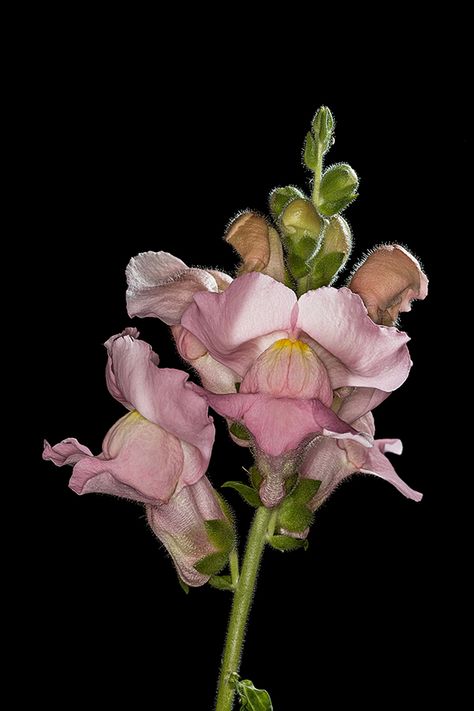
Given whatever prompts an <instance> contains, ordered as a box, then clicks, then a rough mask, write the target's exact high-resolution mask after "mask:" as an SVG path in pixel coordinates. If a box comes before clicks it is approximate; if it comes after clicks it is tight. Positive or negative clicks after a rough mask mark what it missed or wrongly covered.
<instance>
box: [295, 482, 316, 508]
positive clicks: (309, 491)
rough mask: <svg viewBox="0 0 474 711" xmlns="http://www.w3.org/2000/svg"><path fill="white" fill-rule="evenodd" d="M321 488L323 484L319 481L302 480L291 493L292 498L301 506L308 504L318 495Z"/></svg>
mask: <svg viewBox="0 0 474 711" xmlns="http://www.w3.org/2000/svg"><path fill="white" fill-rule="evenodd" d="M320 486H321V482H320V481H318V480H317V479H300V480H299V482H298V484H297V485H296V487H295V488H294V490H293V491H292V492H291V498H292V499H294V501H297V502H298V503H300V504H307V503H309V502H310V501H311V499H312V498H313V497H314V496H315V495H316V494H317V492H318V489H319V487H320Z"/></svg>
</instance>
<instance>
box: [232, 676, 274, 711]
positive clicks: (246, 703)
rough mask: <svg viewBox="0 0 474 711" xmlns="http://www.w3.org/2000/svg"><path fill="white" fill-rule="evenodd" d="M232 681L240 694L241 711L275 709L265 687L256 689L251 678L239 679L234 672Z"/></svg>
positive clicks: (271, 710)
mask: <svg viewBox="0 0 474 711" xmlns="http://www.w3.org/2000/svg"><path fill="white" fill-rule="evenodd" d="M233 677H234V678H233V679H231V683H232V684H233V685H234V687H235V690H236V691H237V694H238V695H239V701H240V711H273V704H272V700H271V698H270V694H269V693H268V691H265V689H256V688H255V686H254V685H253V683H252V682H251V681H250V679H242V681H239V678H238V675H237V674H234V675H233Z"/></svg>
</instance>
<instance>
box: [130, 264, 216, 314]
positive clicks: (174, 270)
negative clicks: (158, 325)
mask: <svg viewBox="0 0 474 711" xmlns="http://www.w3.org/2000/svg"><path fill="white" fill-rule="evenodd" d="M126 274H127V283H128V289H127V309H128V313H129V315H130V316H140V317H145V316H156V317H157V318H159V319H161V320H162V321H164V322H165V323H167V324H168V325H172V324H177V323H179V322H180V320H181V316H182V314H183V313H184V311H185V310H186V308H187V307H188V306H189V304H190V303H191V302H192V300H193V296H194V294H195V293H196V292H197V291H201V290H209V291H217V290H218V287H217V282H216V280H215V278H214V277H213V276H212V275H211V274H210V273H209V272H207V271H205V270H204V269H188V268H187V267H186V265H185V264H184V262H181V260H180V259H177V258H176V257H173V255H171V254H168V253H166V252H143V253H142V254H139V255H138V256H137V257H134V258H132V259H131V260H130V262H129V264H128V266H127V270H126Z"/></svg>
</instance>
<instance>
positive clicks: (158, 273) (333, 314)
mask: <svg viewBox="0 0 474 711" xmlns="http://www.w3.org/2000/svg"><path fill="white" fill-rule="evenodd" d="M246 219H247V220H248V221H249V222H250V223H251V222H252V218H251V217H249V218H246ZM255 229H256V230H257V228H255ZM257 232H258V230H257ZM273 232H274V231H273ZM231 236H232V235H231ZM239 239H240V237H239ZM230 241H231V240H230ZM241 242H242V240H241ZM277 243H278V244H277ZM249 244H250V243H249ZM249 244H247V243H245V240H244V243H243V244H242V243H239V245H238V249H239V252H240V253H241V254H242V256H243V258H244V263H243V266H242V268H241V270H240V275H239V276H237V277H236V278H235V279H232V278H231V277H230V276H228V275H227V274H224V273H222V272H219V271H215V270H205V269H196V268H188V267H187V266H186V264H184V262H182V261H181V260H180V259H178V258H176V257H174V256H173V255H171V254H168V253H166V252H157V253H155V252H147V253H143V254H139V255H138V256H137V257H135V258H134V259H132V260H131V262H130V264H129V266H128V268H127V278H128V291H127V304H128V312H129V314H130V316H140V317H145V316H153V317H157V318H159V319H161V320H162V321H164V322H165V323H166V324H168V325H169V326H171V329H172V333H173V336H174V339H175V341H176V345H177V348H178V351H179V353H180V355H181V356H182V358H183V359H184V360H185V361H186V362H187V363H188V364H189V365H190V366H191V368H192V369H194V371H195V372H196V373H197V374H198V376H199V378H200V381H201V384H200V385H197V384H195V383H192V382H191V381H190V380H189V376H188V375H187V374H186V373H185V372H183V371H180V370H175V369H169V368H161V367H159V359H158V356H157V355H156V354H155V353H153V351H152V349H151V347H150V346H149V345H148V344H147V343H145V342H143V341H141V340H139V339H138V332H137V331H136V329H133V328H129V329H126V330H125V331H124V332H123V333H122V334H119V335H117V336H113V337H112V338H110V339H109V340H108V341H107V343H106V344H105V345H106V348H107V354H108V360H107V368H106V381H107V386H108V389H109V391H110V393H111V394H112V396H113V397H114V398H115V399H116V400H118V401H119V402H120V403H122V404H123V405H124V407H125V408H126V409H127V410H128V412H127V414H125V415H124V416H123V417H122V418H121V419H120V420H119V421H118V422H117V423H116V424H115V425H113V427H112V428H111V429H110V430H109V432H108V433H107V435H106V436H105V439H104V442H103V447H102V452H101V453H100V454H99V455H98V456H94V455H93V454H92V453H91V452H90V450H89V449H87V447H84V446H83V445H81V444H80V443H79V442H78V441H77V440H75V439H66V440H64V441H63V442H61V443H60V444H57V445H55V446H54V447H51V446H50V445H49V444H46V445H45V449H44V453H43V457H44V458H45V459H49V460H51V461H53V462H54V463H55V464H56V465H58V466H62V465H63V464H71V465H73V467H74V469H73V474H72V477H71V480H70V487H71V489H72V490H73V491H75V492H76V493H78V494H86V493H92V492H99V493H108V494H113V495H116V496H121V497H125V498H128V499H132V500H134V501H139V502H142V503H143V504H145V506H146V509H147V515H148V521H149V523H150V525H151V527H152V529H153V530H154V532H155V533H156V535H157V536H158V537H159V538H160V539H161V540H162V542H163V543H164V545H165V546H166V547H167V549H168V551H169V553H170V555H171V556H172V558H173V560H174V562H175V564H176V567H177V569H178V572H179V575H180V577H181V578H182V580H183V581H185V582H186V583H188V584H189V585H202V584H203V583H205V582H206V581H207V580H208V579H209V574H206V573H203V572H200V571H199V570H198V569H197V568H196V565H197V564H198V563H199V561H202V560H203V559H205V558H206V557H208V556H212V555H213V554H216V553H218V552H219V548H218V546H216V543H215V541H214V540H213V538H212V537H211V536H209V529H208V527H207V525H206V524H207V522H209V521H214V522H215V521H223V522H227V523H228V519H227V515H226V513H225V510H224V508H223V506H222V503H221V500H220V497H219V496H218V495H217V493H216V492H215V491H214V489H213V487H212V486H211V484H210V482H209V480H208V479H207V477H206V472H207V469H208V465H209V460H210V457H211V451H212V446H213V442H214V436H215V430H214V425H213V420H212V418H211V417H209V415H208V411H207V410H208V406H210V407H212V409H213V410H214V411H215V412H217V413H219V414H220V415H222V416H224V417H225V418H226V419H227V421H228V422H229V425H231V426H232V424H233V423H239V424H240V425H241V427H240V430H239V432H240V433H241V434H240V435H237V436H236V435H234V439H235V440H236V441H237V442H238V443H239V444H243V445H248V446H250V447H251V448H252V450H253V452H254V454H255V458H256V464H257V466H258V469H259V472H260V475H261V478H262V481H261V484H260V489H259V495H260V499H261V501H262V503H263V505H265V506H267V507H274V506H277V505H279V504H280V502H281V501H282V499H283V498H284V496H285V481H286V480H287V479H288V478H289V477H291V476H293V475H295V474H298V475H299V476H300V477H302V478H308V479H315V480H319V481H321V485H320V488H319V490H318V492H317V493H316V495H315V497H314V499H313V500H312V501H311V508H312V509H313V510H314V509H316V508H317V507H318V506H320V504H321V503H322V501H324V500H325V499H326V498H327V497H328V496H329V495H330V493H331V492H332V491H333V490H334V488H335V487H336V486H337V485H338V484H339V482H340V481H341V480H343V479H344V478H346V477H347V476H349V475H350V474H353V473H355V472H365V473H370V474H374V475H375V476H378V477H380V478H382V479H385V480H386V481H389V482H390V483H391V484H393V485H394V486H395V487H396V488H397V489H398V490H399V491H400V492H401V493H402V494H404V495H405V496H406V497H408V498H410V499H414V500H415V501H419V500H420V499H421V494H419V493H418V492H416V491H414V490H413V489H411V488H410V487H409V486H408V485H407V484H405V483H404V482H403V481H402V480H401V479H400V478H399V477H398V476H397V474H396V472H395V470H394V469H393V467H392V465H391V463H390V462H389V460H388V459H387V457H386V456H385V453H386V452H394V453H397V454H399V453H400V452H401V443H400V441H399V440H386V439H382V440H375V439H374V434H375V428H374V419H373V415H372V410H373V409H374V408H375V407H376V406H377V405H379V404H380V403H381V402H382V401H383V400H384V399H385V398H386V397H387V396H388V395H389V394H390V392H392V391H393V390H395V389H396V388H398V387H399V386H400V385H401V384H402V383H403V382H404V381H405V379H406V378H407V376H408V373H409V370H410V367H411V360H410V355H409V352H408V348H407V341H408V336H407V335H406V334H405V333H404V332H402V331H399V330H398V329H397V328H396V327H395V326H394V325H393V324H394V323H395V322H396V319H397V317H398V313H399V312H401V311H402V312H403V311H407V310H409V308H410V303H411V300H412V299H415V298H418V299H423V298H424V297H425V296H426V293H427V279H426V277H425V275H424V274H423V272H422V271H421V268H420V266H419V264H418V262H417V261H416V260H415V259H414V257H412V255H410V254H409V253H408V252H407V251H406V250H405V249H403V248H402V247H399V246H398V245H391V246H382V247H379V248H378V249H376V250H375V251H374V252H373V253H372V254H371V255H369V257H368V258H367V259H366V260H365V261H364V262H363V263H362V264H361V265H360V266H359V268H358V269H357V271H356V272H355V273H354V275H353V276H352V279H351V280H350V282H349V284H348V287H344V288H340V289H336V288H333V287H321V288H319V289H315V290H310V291H307V292H306V293H304V294H303V295H302V296H300V297H299V298H297V296H296V295H295V292H294V291H293V290H292V289H290V288H289V287H287V286H285V284H284V283H283V281H284V278H285V270H284V264H283V261H282V260H283V256H282V252H281V245H280V243H279V241H278V240H275V238H274V234H273V233H272V231H271V230H268V234H267V233H265V231H264V232H263V234H262V233H261V231H260V233H259V234H258V235H256V234H255V230H254V234H253V236H252V241H251V248H250V247H249ZM242 433H243V434H242ZM244 436H245V438H244ZM198 567H199V566H198Z"/></svg>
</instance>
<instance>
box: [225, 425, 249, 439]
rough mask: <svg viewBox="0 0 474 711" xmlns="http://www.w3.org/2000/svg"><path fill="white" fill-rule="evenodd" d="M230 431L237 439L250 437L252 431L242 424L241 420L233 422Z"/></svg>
mask: <svg viewBox="0 0 474 711" xmlns="http://www.w3.org/2000/svg"><path fill="white" fill-rule="evenodd" d="M229 431H230V432H231V433H232V434H233V435H234V437H237V439H244V440H248V439H250V432H249V431H248V429H247V428H246V427H245V425H242V424H241V423H240V422H233V423H232V424H231V426H230V427H229Z"/></svg>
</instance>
